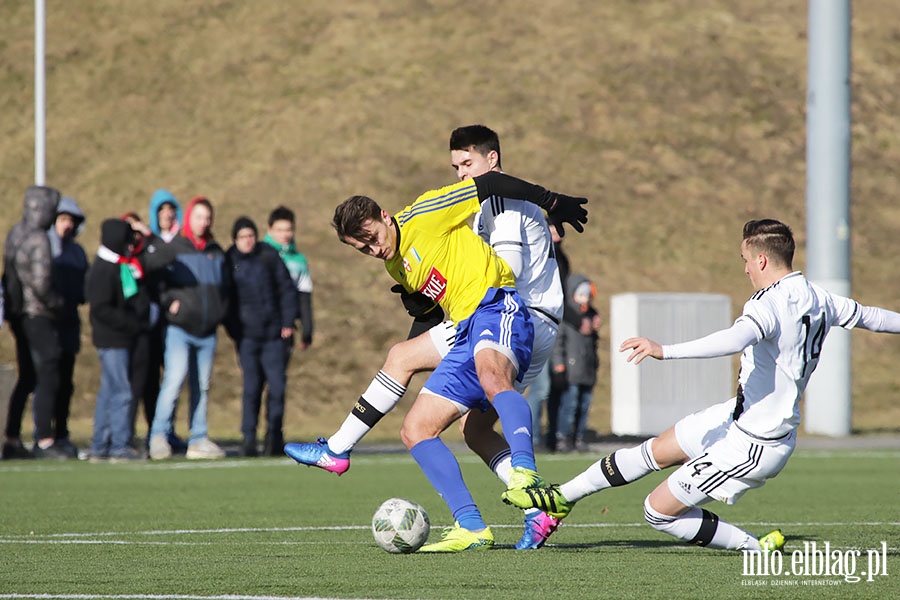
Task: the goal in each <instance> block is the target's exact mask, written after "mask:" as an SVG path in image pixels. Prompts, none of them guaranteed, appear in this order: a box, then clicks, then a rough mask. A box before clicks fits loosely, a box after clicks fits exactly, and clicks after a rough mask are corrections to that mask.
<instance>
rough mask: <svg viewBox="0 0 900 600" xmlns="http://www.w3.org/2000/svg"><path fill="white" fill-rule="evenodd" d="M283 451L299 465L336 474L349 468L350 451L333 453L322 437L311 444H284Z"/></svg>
mask: <svg viewBox="0 0 900 600" xmlns="http://www.w3.org/2000/svg"><path fill="white" fill-rule="evenodd" d="M284 453H285V454H287V455H288V456H290V457H291V458H293V459H294V460H295V461H297V462H298V463H300V464H301V465H306V466H308V467H319V468H320V469H324V470H326V471H328V472H330V473H334V474H335V475H338V476H340V475H343V474H344V473H346V472H347V470H348V469H350V452H349V451H348V452H341V453H340V454H333V453H332V452H331V451H330V450H329V449H328V441H327V440H326V439H325V438H322V437H320V438H319V439H318V440H316V441H315V442H313V443H311V444H286V445H285V447H284Z"/></svg>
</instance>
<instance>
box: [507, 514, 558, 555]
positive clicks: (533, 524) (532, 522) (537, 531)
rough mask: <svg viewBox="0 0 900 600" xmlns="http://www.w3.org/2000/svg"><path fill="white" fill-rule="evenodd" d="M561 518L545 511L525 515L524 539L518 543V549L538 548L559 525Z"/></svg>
mask: <svg viewBox="0 0 900 600" xmlns="http://www.w3.org/2000/svg"><path fill="white" fill-rule="evenodd" d="M560 522H561V519H557V518H556V517H551V516H550V515H548V514H547V513H545V512H536V513H531V514H528V515H525V531H523V532H522V539H520V540H519V541H518V543H516V546H515V548H516V550H537V549H538V548H540V547H541V546H543V545H544V543H545V542H546V541H547V539H548V538H549V537H550V536H551V535H552V534H553V532H554V531H556V528H557V527H559V524H560Z"/></svg>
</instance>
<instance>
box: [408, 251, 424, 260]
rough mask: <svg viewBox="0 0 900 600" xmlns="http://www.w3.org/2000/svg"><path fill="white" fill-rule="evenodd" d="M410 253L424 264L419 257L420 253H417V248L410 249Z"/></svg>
mask: <svg viewBox="0 0 900 600" xmlns="http://www.w3.org/2000/svg"><path fill="white" fill-rule="evenodd" d="M410 251H411V252H412V253H413V256H415V257H416V260H417V261H419V262H422V257H421V256H419V253H418V252H417V251H416V249H415V247H413V248H410Z"/></svg>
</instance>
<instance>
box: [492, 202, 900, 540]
mask: <svg viewBox="0 0 900 600" xmlns="http://www.w3.org/2000/svg"><path fill="white" fill-rule="evenodd" d="M793 255H794V238H793V234H792V232H791V230H790V228H789V227H788V226H787V225H785V224H783V223H781V222H779V221H775V220H772V219H764V220H759V221H749V222H748V223H746V224H745V225H744V232H743V241H742V243H741V257H742V258H743V260H744V272H745V273H746V274H747V276H748V277H749V278H750V282H751V284H752V285H753V287H754V289H755V290H757V291H756V293H754V294H753V295H752V296H751V297H750V299H749V300H748V301H747V303H746V304H745V305H744V310H743V314H741V316H740V317H738V319H737V320H736V321H735V322H734V324H733V325H732V326H731V327H730V328H729V329H725V330H721V331H718V332H715V333H712V334H710V335H708V336H705V337H703V338H700V339H697V340H693V341H689V342H683V343H680V344H671V345H660V344H659V343H657V342H655V341H652V340H649V339H647V338H631V339H627V340H625V341H624V342H622V344H621V346H620V348H619V350H620V351H621V352H629V351H630V352H631V354H630V355H629V356H628V360H629V361H634V363H635V364H638V363H640V362H641V361H642V360H643V359H644V358H646V357H648V356H650V357H653V358H655V359H658V360H668V359H677V358H712V357H717V356H727V355H731V354H736V353H738V352H742V354H741V370H740V374H739V376H738V384H739V385H738V389H737V395H736V396H735V397H734V398H732V399H730V400H728V401H726V402H723V403H721V404H716V405H713V406H711V407H709V408H707V409H704V410H701V411H698V412H696V413H694V414H692V415H689V416H687V417H685V418H683V419H681V420H680V421H679V422H678V423H676V424H675V425H674V427H670V428H669V429H667V430H666V431H665V432H663V433H662V434H660V435H659V436H658V437H655V438H651V439H649V440H647V441H645V442H644V443H643V444H641V445H640V446H637V447H635V448H630V449H623V450H617V451H616V452H613V453H612V454H610V455H608V456H606V457H604V458H602V459H600V460H599V461H597V462H596V463H594V464H593V465H591V466H590V467H589V468H588V469H587V470H585V471H584V472H582V473H581V474H579V475H577V476H576V477H575V478H573V479H572V480H570V481H568V482H566V483H564V484H561V485H553V486H549V487H545V488H540V489H538V490H519V491H508V492H505V493H504V494H503V498H504V501H506V502H508V503H510V504H514V505H516V506H519V507H520V508H525V507H538V508H541V509H542V510H544V511H546V512H547V513H549V514H551V515H553V516H556V517H559V518H562V517H564V516H565V515H567V514H568V513H569V511H570V510H571V509H572V506H573V505H574V504H575V502H577V501H578V500H580V499H581V498H583V497H585V496H587V495H589V494H593V493H594V492H597V491H600V490H603V489H606V488H608V487H614V486H620V485H625V484H627V483H631V482H632V481H635V480H637V479H640V478H641V477H643V476H645V475H647V474H648V473H650V472H652V471H657V470H660V469H664V468H666V467H671V466H675V465H682V466H681V467H679V468H678V469H677V470H675V471H674V472H673V473H672V474H671V475H670V476H669V477H668V478H667V479H666V480H665V481H664V482H662V483H661V484H660V485H659V486H658V487H657V488H656V489H655V490H653V492H652V493H651V494H650V495H649V496H647V498H646V499H645V501H644V517H645V519H646V520H647V522H648V523H649V524H650V525H651V526H652V527H653V528H654V529H658V530H659V531H664V532H666V533H668V534H670V535H672V536H674V537H676V538H679V539H681V540H684V541H686V542H689V543H692V544H696V545H699V546H706V547H709V548H723V549H731V550H744V549H746V550H757V551H758V550H775V549H781V548H782V547H783V546H784V536H783V535H782V534H781V532H780V531H777V530H776V531H773V532H771V533H769V534H767V535H764V536H762V537H761V538H759V539H757V538H756V537H754V536H753V535H751V534H750V533H748V532H746V531H744V530H742V529H740V528H738V527H735V526H734V525H731V524H730V523H726V522H725V521H723V520H721V519H720V518H719V517H718V516H717V515H715V514H714V513H712V512H710V511H708V510H705V509H701V508H699V507H700V506H701V505H704V504H706V503H708V502H710V501H712V500H719V501H721V502H724V503H726V504H734V503H735V502H736V501H737V500H738V499H739V498H740V497H741V496H742V495H743V494H744V492H746V491H747V490H749V489H751V488H755V487H760V486H762V485H763V484H764V483H765V482H766V480H768V479H771V478H772V477H775V476H776V475H778V473H779V472H780V471H781V470H782V469H783V468H784V465H785V464H786V463H787V460H788V458H790V456H791V453H792V452H793V451H794V445H795V443H796V431H797V427H798V425H799V424H800V398H801V395H802V393H803V390H804V389H805V388H806V384H807V382H808V381H809V378H810V375H812V373H813V371H814V370H815V368H816V365H817V364H818V362H819V353H820V351H821V348H822V342H823V341H824V340H825V337H826V336H827V335H828V331H829V330H830V329H831V328H832V327H833V326H837V327H842V328H844V329H853V328H854V327H859V328H862V329H868V330H870V331H880V332H888V333H900V314H898V313H896V312H892V311H889V310H885V309H882V308H877V307H868V306H862V305H860V304H859V303H857V302H856V301H855V300H852V299H850V298H845V297H843V296H838V295H836V294H832V293H829V292H827V291H826V290H824V289H822V288H821V287H819V286H817V285H815V284H813V283H810V282H809V281H808V280H807V279H806V278H805V277H804V276H803V274H802V273H800V272H799V271H794V270H793V268H792V266H791V265H792V261H793Z"/></svg>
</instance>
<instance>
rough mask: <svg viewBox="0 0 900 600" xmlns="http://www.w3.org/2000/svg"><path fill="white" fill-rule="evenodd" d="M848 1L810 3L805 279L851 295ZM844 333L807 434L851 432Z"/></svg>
mask: <svg viewBox="0 0 900 600" xmlns="http://www.w3.org/2000/svg"><path fill="white" fill-rule="evenodd" d="M850 18H851V13H850V0H810V2H809V36H808V37H809V80H808V84H807V85H808V88H807V98H806V103H807V112H806V163H807V164H806V169H807V170H806V230H807V236H808V241H807V253H806V264H807V276H808V277H809V279H810V281H813V282H815V283H818V284H819V285H821V286H822V287H824V288H825V289H827V290H829V291H831V292H833V293H836V294H840V295H842V296H849V295H850ZM850 375H851V374H850V333H849V332H848V331H845V330H842V329H840V328H838V327H834V328H833V329H832V330H831V333H830V334H829V335H828V337H827V338H826V340H825V344H824V346H823V348H822V353H821V357H820V359H819V366H818V368H817V369H816V371H815V373H813V376H812V378H811V379H810V382H809V386H808V387H807V391H806V415H805V422H806V431H807V432H809V433H817V434H823V435H829V436H845V435H849V434H850V431H851V387H850V379H851V377H850Z"/></svg>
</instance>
